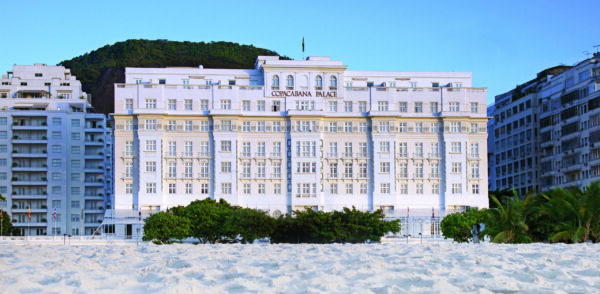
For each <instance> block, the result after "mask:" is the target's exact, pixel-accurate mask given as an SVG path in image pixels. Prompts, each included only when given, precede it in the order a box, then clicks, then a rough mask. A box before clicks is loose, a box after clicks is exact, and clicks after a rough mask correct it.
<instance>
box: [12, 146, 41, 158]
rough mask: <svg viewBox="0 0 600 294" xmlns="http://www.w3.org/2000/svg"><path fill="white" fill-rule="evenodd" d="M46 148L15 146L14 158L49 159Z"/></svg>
mask: <svg viewBox="0 0 600 294" xmlns="http://www.w3.org/2000/svg"><path fill="white" fill-rule="evenodd" d="M47 153H48V151H47V150H46V146H40V145H30V144H23V145H15V146H13V150H12V157H13V158H45V157H48V154H47Z"/></svg>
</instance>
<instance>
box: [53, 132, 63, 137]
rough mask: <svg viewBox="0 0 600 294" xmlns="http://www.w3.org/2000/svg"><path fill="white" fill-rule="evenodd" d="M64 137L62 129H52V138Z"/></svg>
mask: <svg viewBox="0 0 600 294" xmlns="http://www.w3.org/2000/svg"><path fill="white" fill-rule="evenodd" d="M60 138H62V133H61V132H60V131H52V139H60Z"/></svg>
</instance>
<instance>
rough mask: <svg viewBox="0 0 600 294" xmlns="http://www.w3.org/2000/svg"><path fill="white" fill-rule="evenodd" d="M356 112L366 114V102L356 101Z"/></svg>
mask: <svg viewBox="0 0 600 294" xmlns="http://www.w3.org/2000/svg"><path fill="white" fill-rule="evenodd" d="M358 112H367V101H358Z"/></svg>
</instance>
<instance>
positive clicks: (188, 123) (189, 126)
mask: <svg viewBox="0 0 600 294" xmlns="http://www.w3.org/2000/svg"><path fill="white" fill-rule="evenodd" d="M183 130H184V131H186V132H191V131H192V130H193V124H192V121H191V120H186V121H185V124H184V129H183Z"/></svg>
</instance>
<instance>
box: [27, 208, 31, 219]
mask: <svg viewBox="0 0 600 294" xmlns="http://www.w3.org/2000/svg"><path fill="white" fill-rule="evenodd" d="M27 219H29V220H30V219H31V208H29V207H27Z"/></svg>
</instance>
